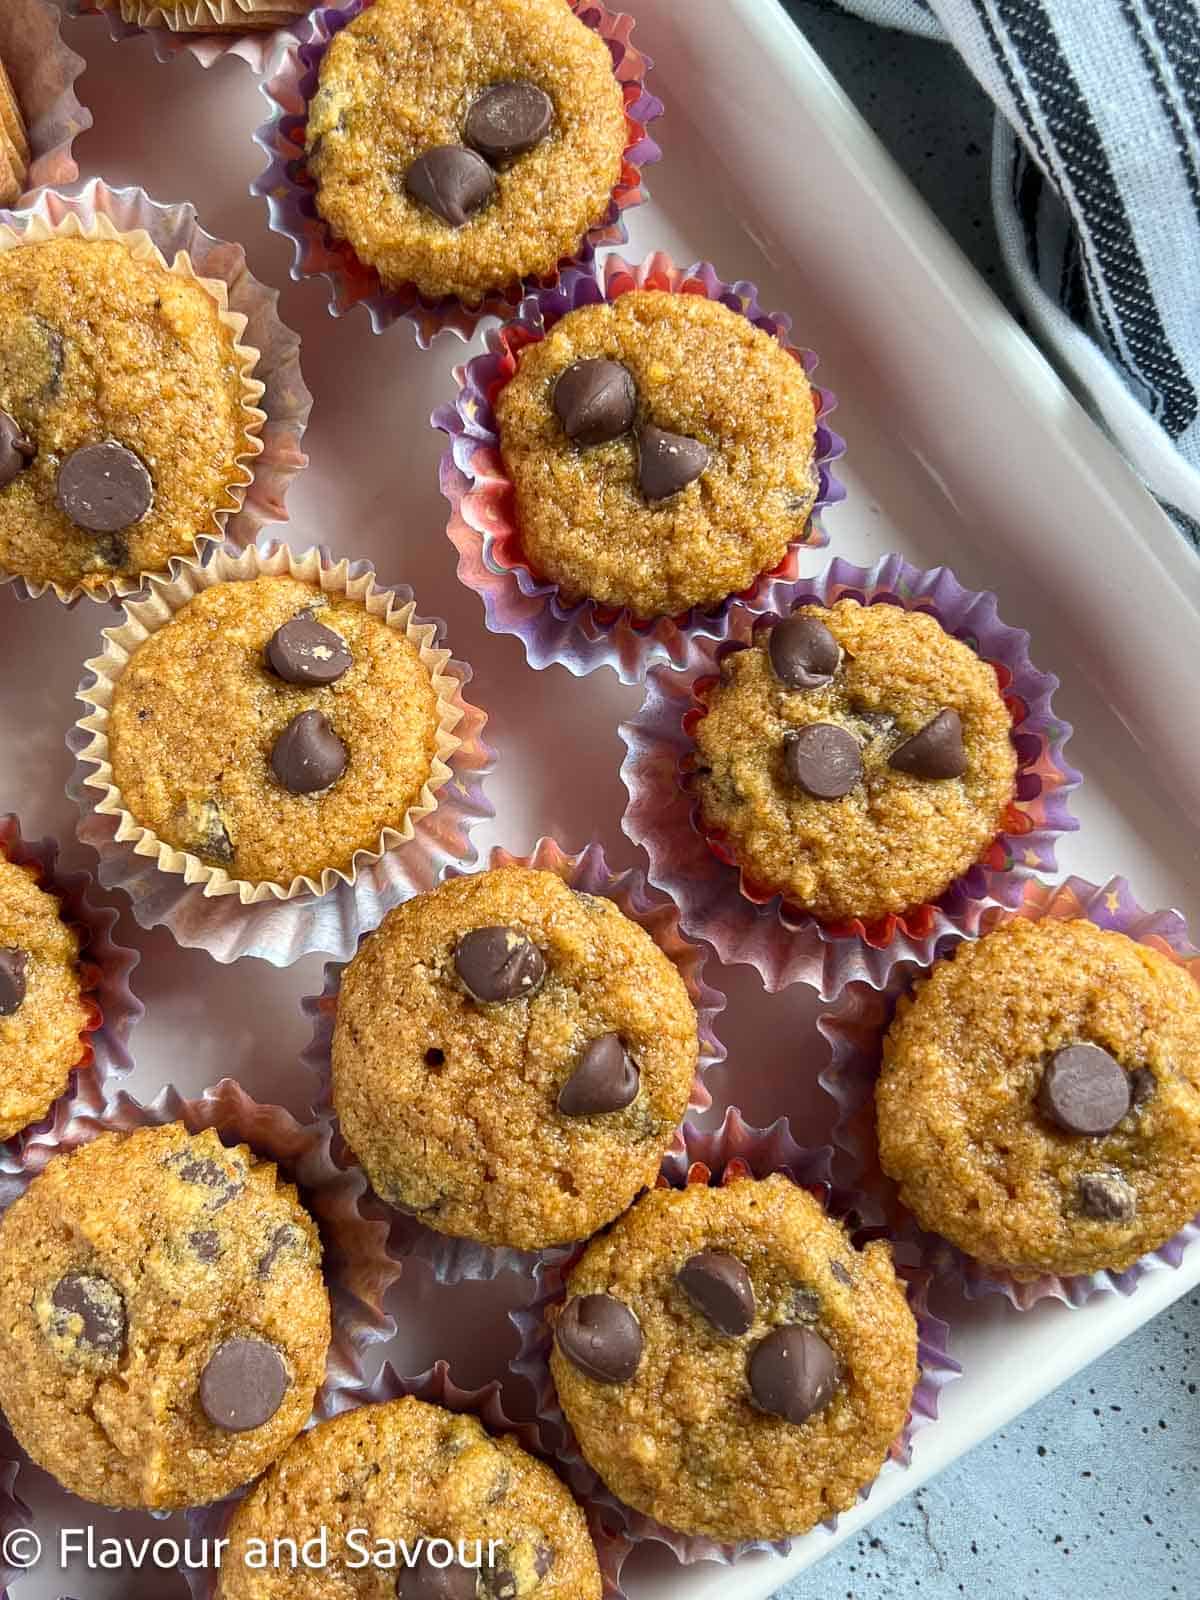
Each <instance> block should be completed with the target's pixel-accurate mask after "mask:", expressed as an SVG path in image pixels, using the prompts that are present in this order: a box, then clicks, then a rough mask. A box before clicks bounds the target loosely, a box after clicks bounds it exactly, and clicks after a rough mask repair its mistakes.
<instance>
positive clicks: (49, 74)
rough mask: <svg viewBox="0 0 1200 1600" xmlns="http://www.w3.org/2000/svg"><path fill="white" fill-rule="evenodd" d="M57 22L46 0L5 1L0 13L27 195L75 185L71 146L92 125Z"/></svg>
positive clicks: (80, 66)
mask: <svg viewBox="0 0 1200 1600" xmlns="http://www.w3.org/2000/svg"><path fill="white" fill-rule="evenodd" d="M60 20H61V19H60V15H59V11H58V8H57V7H56V6H54V5H52V4H50V0H6V3H5V4H4V6H3V7H0V61H2V62H3V63H4V68H5V71H6V72H7V74H8V77H9V81H10V82H11V84H12V86H13V90H14V92H15V94H16V97H17V101H18V103H19V104H20V107H21V115H22V117H23V119H24V122H25V128H26V132H27V133H28V136H29V149H30V162H29V171H28V173H27V174H26V177H25V186H24V192H25V194H27V195H28V194H31V193H32V192H33V191H34V190H35V189H41V188H44V187H45V186H46V185H52V186H54V187H55V188H61V187H63V186H64V185H66V184H68V183H74V182H75V180H76V178H78V176H79V167H78V164H77V163H76V161H75V156H74V153H73V146H74V143H75V140H76V138H77V137H78V136H79V134H81V133H83V132H84V131H85V130H86V129H88V128H90V127H91V125H92V114H91V112H90V111H88V110H87V109H86V108H85V107H84V106H82V105H81V104H80V102H79V96H78V95H77V94H76V92H75V83H76V80H77V79H78V77H79V75H80V73H81V72H82V71H83V70H84V66H85V62H84V59H83V57H82V56H80V55H76V53H75V51H74V50H72V49H70V48H69V47H68V45H67V44H66V43H65V41H64V40H63V36H62V29H61V26H60Z"/></svg>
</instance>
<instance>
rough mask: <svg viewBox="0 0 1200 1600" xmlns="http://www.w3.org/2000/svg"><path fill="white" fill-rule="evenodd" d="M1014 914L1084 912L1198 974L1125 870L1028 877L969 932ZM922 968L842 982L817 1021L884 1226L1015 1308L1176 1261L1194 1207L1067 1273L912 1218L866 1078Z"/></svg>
mask: <svg viewBox="0 0 1200 1600" xmlns="http://www.w3.org/2000/svg"><path fill="white" fill-rule="evenodd" d="M1016 917H1025V918H1027V919H1028V920H1029V921H1031V922H1040V921H1041V920H1042V919H1043V918H1045V917H1050V918H1053V919H1054V920H1056V921H1068V920H1072V919H1077V918H1086V920H1087V921H1088V922H1091V923H1094V924H1095V926H1096V927H1098V928H1104V929H1107V930H1109V931H1113V932H1117V933H1123V934H1125V935H1127V937H1129V938H1130V939H1133V940H1135V941H1136V942H1137V943H1138V944H1144V945H1147V946H1148V947H1149V948H1150V949H1152V950H1157V951H1158V952H1159V953H1160V954H1162V955H1164V956H1166V957H1168V959H1169V960H1171V961H1173V962H1175V963H1176V965H1178V966H1181V967H1183V968H1185V969H1186V970H1187V971H1188V972H1190V973H1191V975H1192V977H1193V978H1195V980H1196V982H1197V983H1198V984H1200V951H1198V950H1197V949H1196V948H1195V946H1194V945H1193V944H1192V943H1191V941H1190V939H1189V938H1188V929H1187V923H1186V922H1185V920H1184V918H1183V917H1182V916H1181V915H1180V913H1179V912H1178V911H1145V910H1143V909H1142V907H1141V906H1140V905H1139V904H1138V903H1137V901H1136V900H1135V899H1134V897H1133V894H1132V891H1131V890H1130V887H1129V884H1128V882H1127V881H1126V880H1125V879H1124V878H1120V877H1117V878H1111V879H1109V881H1108V882H1107V883H1105V884H1101V885H1099V886H1097V885H1096V884H1093V883H1088V882H1087V881H1086V879H1083V878H1074V877H1072V878H1067V879H1065V880H1064V881H1063V882H1062V883H1060V884H1057V885H1054V884H1045V883H1039V882H1036V881H1030V882H1028V883H1026V884H1025V886H1024V888H1023V891H1022V895H1021V898H1020V900H1019V901H1018V903H1017V904H1016V905H1014V906H1012V907H1001V906H993V907H991V908H989V909H988V910H987V911H986V912H985V913H984V915H983V917H982V918H981V920H980V925H979V928H978V934H979V935H980V936H982V935H983V934H986V933H990V932H991V931H992V929H994V928H998V927H1001V926H1002V925H1003V924H1004V923H1006V922H1011V921H1012V920H1013V919H1014V918H1016ZM964 937H966V935H963V934H958V935H954V936H952V937H949V938H947V939H945V940H944V941H942V942H941V943H940V944H939V948H938V951H937V955H938V956H939V957H945V956H949V955H952V954H953V952H954V950H955V949H956V948H957V946H958V945H959V944H960V943H961V942H962V939H963V938H964ZM926 971H927V967H926V966H925V965H922V964H918V963H916V962H904V963H901V964H898V965H897V966H896V967H895V968H894V970H893V971H892V973H891V974H890V977H889V980H888V982H887V984H886V986H885V987H884V988H882V989H877V988H875V987H873V986H871V985H868V984H865V983H852V984H849V985H848V986H847V987H846V989H845V991H844V992H843V994H842V995H841V997H840V998H839V1000H838V1003H837V1005H836V1006H835V1007H834V1009H833V1010H832V1011H829V1012H826V1013H825V1015H824V1016H822V1017H820V1018H819V1019H818V1023H817V1026H818V1027H819V1028H820V1030H821V1033H822V1034H823V1035H824V1037H825V1039H826V1040H827V1041H828V1043H829V1046H830V1051H831V1059H830V1063H829V1065H828V1067H827V1068H826V1069H825V1071H824V1072H823V1073H822V1074H821V1085H822V1087H823V1088H824V1089H825V1090H826V1091H827V1092H828V1093H829V1094H830V1095H832V1097H833V1098H834V1100H836V1101H837V1104H838V1107H839V1117H838V1122H837V1126H836V1128H835V1129H834V1135H833V1137H834V1141H835V1143H836V1145H837V1147H838V1149H839V1151H840V1152H841V1153H842V1157H843V1159H844V1161H845V1162H846V1165H847V1168H848V1171H849V1172H850V1173H852V1174H853V1181H854V1182H855V1183H856V1185H858V1186H860V1187H861V1188H862V1189H863V1190H864V1191H865V1192H867V1193H868V1194H869V1195H870V1196H871V1203H872V1205H873V1206H875V1207H876V1208H878V1210H879V1211H880V1212H881V1213H882V1215H883V1216H884V1217H885V1218H886V1221H887V1224H888V1226H889V1228H891V1229H893V1230H895V1232H896V1233H897V1234H898V1236H899V1237H901V1238H903V1239H904V1240H905V1241H906V1242H909V1243H910V1244H911V1245H913V1246H914V1247H915V1248H917V1249H918V1250H919V1251H920V1253H921V1255H922V1258H923V1259H924V1260H925V1261H927V1262H928V1263H929V1264H930V1266H931V1268H932V1269H933V1271H934V1273H935V1275H936V1276H938V1277H940V1278H943V1279H946V1280H947V1281H949V1282H951V1283H954V1284H955V1285H956V1286H957V1287H958V1288H960V1289H961V1290H962V1292H963V1293H964V1294H965V1295H966V1296H967V1298H968V1299H971V1300H977V1299H981V1298H982V1297H983V1296H985V1295H991V1294H1000V1295H1003V1296H1004V1297H1005V1298H1006V1299H1007V1300H1008V1302H1009V1304H1010V1305H1012V1306H1013V1307H1014V1308H1015V1309H1016V1310H1017V1311H1028V1310H1029V1309H1030V1308H1031V1307H1033V1306H1035V1305H1037V1304H1038V1302H1039V1301H1042V1300H1061V1301H1062V1302H1063V1303H1064V1305H1069V1306H1082V1305H1085V1304H1086V1303H1087V1302H1088V1301H1089V1300H1091V1299H1093V1298H1094V1297H1095V1296H1096V1295H1099V1294H1124V1295H1128V1294H1132V1293H1133V1292H1134V1290H1135V1289H1136V1288H1137V1286H1138V1284H1139V1283H1140V1282H1141V1280H1142V1279H1143V1278H1144V1277H1145V1276H1146V1274H1147V1273H1149V1272H1155V1271H1161V1270H1163V1269H1164V1268H1167V1269H1174V1268H1176V1267H1178V1266H1179V1264H1180V1262H1181V1261H1182V1259H1183V1253H1184V1251H1185V1250H1186V1248H1187V1247H1188V1245H1189V1244H1191V1243H1192V1242H1193V1241H1194V1240H1195V1239H1197V1238H1200V1216H1198V1217H1196V1218H1194V1219H1193V1220H1192V1221H1191V1222H1189V1223H1188V1224H1187V1225H1186V1227H1183V1228H1181V1229H1180V1231H1179V1232H1178V1233H1176V1234H1174V1235H1173V1236H1172V1237H1171V1238H1170V1239H1168V1240H1167V1241H1166V1243H1165V1244H1163V1245H1162V1246H1160V1248H1159V1249H1157V1250H1154V1251H1151V1252H1150V1253H1148V1254H1147V1255H1144V1256H1143V1257H1142V1258H1141V1259H1140V1260H1139V1261H1136V1262H1134V1264H1133V1266H1131V1267H1128V1268H1126V1269H1125V1271H1123V1272H1095V1273H1090V1274H1085V1275H1080V1276H1072V1277H1062V1276H1059V1275H1057V1274H1050V1273H1046V1274H1043V1275H1042V1276H1041V1277H1038V1278H1035V1279H1018V1278H1014V1277H1013V1276H1012V1275H1011V1274H1010V1273H1007V1272H1005V1271H1004V1270H1003V1269H1002V1268H997V1267H986V1266H984V1265H983V1263H982V1262H979V1261H976V1260H974V1259H973V1258H972V1257H970V1256H968V1255H966V1254H964V1253H963V1252H962V1251H961V1250H959V1249H958V1248H957V1247H956V1246H954V1245H952V1244H951V1243H950V1242H949V1241H948V1240H946V1239H942V1238H940V1237H938V1236H937V1235H936V1234H931V1233H928V1232H926V1231H925V1230H923V1229H922V1228H921V1227H920V1226H919V1225H918V1223H917V1221H916V1219H915V1218H914V1217H913V1216H912V1214H911V1213H910V1212H909V1211H908V1210H907V1209H906V1208H905V1207H904V1206H903V1205H902V1204H901V1203H900V1199H899V1194H898V1190H897V1186H896V1184H895V1183H893V1181H892V1180H891V1179H890V1178H889V1177H888V1176H887V1175H886V1174H885V1173H884V1172H883V1170H882V1168H881V1167H880V1165H879V1154H878V1148H877V1144H876V1134H875V1083H876V1080H877V1078H878V1076H879V1067H880V1062H881V1059H882V1046H883V1036H884V1034H885V1033H886V1031H887V1029H888V1027H889V1026H890V1024H891V1020H892V1017H893V1015H894V1013H895V1009H896V1002H897V1001H898V1000H899V999H900V997H901V996H902V995H903V994H906V993H908V992H909V991H910V990H911V988H912V985H913V984H914V982H915V981H916V980H917V979H918V978H921V977H923V976H924V975H925V972H926Z"/></svg>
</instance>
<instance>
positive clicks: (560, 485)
mask: <svg viewBox="0 0 1200 1600" xmlns="http://www.w3.org/2000/svg"><path fill="white" fill-rule="evenodd" d="M496 416H497V419H498V422H499V425H500V449H501V454H502V456H503V459H504V468H505V471H506V472H507V473H508V476H509V477H510V478H511V480H512V483H513V488H514V491H515V495H516V509H517V523H518V527H519V530H520V539H521V546H522V550H523V552H524V555H525V557H526V558H527V560H528V562H529V564H530V566H531V567H532V568H533V570H534V571H535V572H536V573H537V574H538V575H539V576H541V577H543V578H547V579H549V580H550V581H552V582H553V583H556V584H557V585H558V586H559V589H560V590H561V591H562V597H563V599H564V600H565V601H566V602H567V603H568V604H571V603H574V602H575V601H577V600H582V599H585V598H590V599H592V600H596V601H598V602H599V603H600V604H602V605H608V606H620V607H628V609H629V610H630V611H631V612H632V613H633V614H634V616H637V617H656V616H677V615H679V614H680V613H681V612H685V611H687V610H689V609H690V608H691V607H692V606H712V605H716V604H718V603H719V602H720V601H722V600H724V599H725V598H726V597H727V596H729V595H731V594H737V593H739V592H740V591H741V590H743V589H745V588H747V587H748V586H749V585H750V584H751V583H752V582H753V581H754V579H755V578H757V577H758V576H759V574H760V573H763V572H770V571H772V570H773V569H774V568H775V567H777V566H778V565H779V563H780V562H781V561H782V560H783V557H784V555H785V554H786V551H787V547H788V545H789V543H791V542H792V541H793V540H799V539H803V538H805V537H806V536H807V531H808V519H809V514H810V512H811V511H812V508H813V503H814V501H815V499H816V493H817V481H818V474H817V468H816V467H815V465H814V458H813V451H814V444H815V439H816V416H815V412H814V408H813V395H812V388H811V386H810V384H809V381H808V378H807V376H806V374H805V371H804V368H803V367H802V366H801V364H800V362H799V361H798V360H796V358H795V357H794V356H793V355H791V354H790V353H789V352H788V350H787V349H786V348H785V347H784V346H783V345H782V344H781V343H780V342H779V340H778V339H775V338H772V337H771V335H770V334H768V333H765V332H764V331H763V330H762V329H761V328H756V327H755V326H754V324H753V323H752V322H750V321H749V320H748V319H747V318H746V317H743V316H741V315H740V314H739V313H738V312H736V311H731V310H730V309H729V308H728V307H727V306H724V305H721V304H720V303H719V302H717V301H713V300H708V299H705V297H704V296H703V295H693V294H668V293H666V292H665V291H663V290H654V289H632V290H630V291H628V292H627V293H626V294H623V295H620V296H618V298H617V299H616V300H614V301H613V302H612V303H611V304H608V303H606V304H603V305H592V306H582V307H580V309H579V310H577V311H571V312H568V314H567V315H566V316H565V317H563V318H562V320H561V321H559V322H557V323H556V324H555V325H554V327H553V328H552V329H551V330H550V332H549V333H548V334H547V335H546V337H545V338H544V339H542V340H540V341H538V342H537V343H534V344H529V345H526V346H525V348H524V349H523V350H522V351H521V355H520V360H519V363H518V366H517V370H516V373H515V374H514V376H513V377H512V379H511V381H510V382H509V383H508V384H507V385H506V386H505V387H504V388H503V389H502V390H501V391H500V394H499V395H498V396H497V399H496Z"/></svg>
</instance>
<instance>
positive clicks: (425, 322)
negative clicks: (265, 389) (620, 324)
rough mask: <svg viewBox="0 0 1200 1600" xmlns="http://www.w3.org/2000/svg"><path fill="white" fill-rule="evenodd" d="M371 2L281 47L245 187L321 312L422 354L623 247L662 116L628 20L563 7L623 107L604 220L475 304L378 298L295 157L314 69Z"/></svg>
mask: <svg viewBox="0 0 1200 1600" xmlns="http://www.w3.org/2000/svg"><path fill="white" fill-rule="evenodd" d="M370 3H371V0H346V3H345V4H343V5H340V6H324V7H318V8H316V9H315V10H314V11H313V12H312V13H311V15H310V17H309V19H308V22H309V27H308V29H307V30H306V35H305V37H304V39H303V40H301V41H299V42H297V43H296V44H294V45H290V46H289V47H288V48H287V49H286V51H285V53H284V55H283V58H282V60H281V61H280V62H279V64H278V67H277V68H276V70H275V72H274V74H273V75H272V76H271V77H270V78H269V79H267V81H265V82H264V83H263V84H262V86H261V87H262V91H263V94H264V95H265V96H266V97H267V100H268V102H269V103H270V105H271V117H270V119H269V120H268V121H267V122H264V123H263V125H262V126H261V127H260V128H259V129H258V131H257V132H256V133H255V135H254V138H255V142H256V143H257V144H259V145H260V146H261V147H262V149H263V150H264V151H265V152H266V155H267V161H268V165H267V169H266V171H265V172H264V173H263V174H262V176H261V177H259V178H258V179H256V180H255V182H254V185H253V189H254V192H255V193H256V194H260V195H262V196H263V198H264V199H265V200H266V202H267V209H268V213H269V218H270V226H271V228H272V229H273V230H274V231H275V232H276V233H281V234H282V235H283V236H284V238H285V239H289V240H290V241H291V244H292V249H293V252H294V258H293V263H292V277H293V278H295V279H296V280H297V281H299V280H300V279H301V278H312V277H323V278H325V279H326V281H327V282H328V285H329V312H330V315H331V316H335V317H340V316H343V315H344V314H345V313H346V312H347V311H349V310H351V309H353V307H354V306H357V305H361V306H362V307H363V308H364V310H365V311H366V312H367V314H368V316H369V317H370V319H371V329H372V331H373V332H374V333H382V332H383V330H384V329H385V328H388V327H390V326H391V325H392V323H394V322H396V321H398V320H399V319H400V318H406V319H407V320H408V321H410V322H412V324H413V328H414V332H415V334H416V339H417V343H418V345H419V346H420V347H421V348H422V349H423V350H424V349H428V348H429V346H430V344H431V343H432V342H433V340H434V338H435V337H436V336H437V335H438V334H439V333H442V332H445V331H449V332H451V333H455V334H457V335H458V336H459V337H460V338H461V339H469V338H470V337H471V336H472V334H473V333H474V332H475V329H476V328H477V327H478V326H479V324H480V323H481V322H483V321H485V320H487V319H488V318H493V317H505V316H508V315H509V314H510V313H511V312H512V311H513V309H514V308H515V307H516V306H517V305H518V304H519V302H520V300H521V297H522V295H524V294H527V293H528V292H529V291H530V290H531V289H534V288H537V287H538V286H539V285H541V286H542V287H549V286H550V285H552V284H553V283H555V282H557V280H558V277H559V275H560V274H561V273H563V272H565V271H566V270H567V269H569V268H571V267H578V266H580V265H584V266H586V265H589V264H590V263H591V262H592V261H593V260H594V258H595V254H596V251H597V249H599V248H600V247H602V246H604V245H610V244H624V243H625V241H626V239H627V237H628V235H627V234H626V231H625V224H624V221H623V220H622V219H623V214H624V212H625V211H627V210H628V209H629V208H630V207H632V206H636V205H640V204H641V202H642V201H643V200H645V199H646V198H647V195H646V191H645V188H644V187H643V185H642V177H641V171H642V168H643V167H646V166H649V165H650V164H651V163H652V162H655V161H657V160H659V158H660V156H661V153H662V152H661V151H660V150H659V147H658V145H657V144H656V143H655V142H654V140H653V139H652V138H651V137H650V136H649V134H648V133H647V132H646V128H647V125H648V124H649V123H650V122H652V121H653V120H654V119H655V118H656V117H659V116H661V115H662V110H663V106H662V102H661V100H659V99H657V98H656V97H655V96H654V95H653V94H651V93H650V92H649V91H648V90H647V89H646V86H645V79H646V75H647V73H649V71H650V69H651V68H652V67H653V65H654V63H653V61H652V60H651V59H650V57H649V56H647V55H645V54H644V53H643V52H642V51H640V50H638V49H637V47H636V46H635V45H634V43H633V39H632V34H633V26H634V23H633V18H632V17H630V16H628V15H626V14H625V13H624V12H620V11H610V10H609V9H608V7H607V6H605V5H603V4H601V3H600V0H567V3H568V4H569V5H570V7H571V9H572V11H574V13H575V15H576V16H577V17H578V18H579V20H580V21H581V22H583V23H585V24H586V25H587V26H588V27H589V28H591V29H592V30H593V32H595V33H598V34H599V35H600V37H601V38H602V39H603V40H604V41H605V43H606V44H607V45H608V49H609V53H610V55H611V56H612V61H613V72H614V74H615V75H616V78H617V80H618V82H619V83H620V85H621V89H622V93H623V95H624V99H625V128H626V144H625V154H624V160H623V163H622V168H621V177H620V180H619V182H618V184H617V186H616V188H615V189H614V190H613V192H612V197H611V199H610V201H609V205H608V209H607V211H606V212H605V214H604V216H603V217H602V218H601V219H600V220H599V221H598V222H597V223H596V224H594V225H593V227H592V228H590V229H589V230H588V232H587V234H586V235H585V236H584V238H583V239H582V240H581V241H580V244H579V248H578V250H576V251H575V253H574V254H573V255H571V256H569V257H567V258H566V259H564V260H562V261H560V262H559V264H558V268H557V269H556V271H555V272H554V273H552V274H550V276H549V277H548V278H544V279H537V278H526V279H524V280H522V281H521V282H519V283H515V284H512V285H511V286H510V287H508V288H506V289H504V290H499V291H495V292H493V293H491V294H488V295H487V296H485V297H484V299H483V300H481V301H480V303H479V304H478V305H474V306H472V305H467V304H465V303H464V302H463V301H462V300H460V299H459V298H458V297H457V296H456V295H447V296H444V297H442V298H440V299H430V298H429V297H427V296H425V295H422V294H421V293H420V292H419V291H418V290H417V288H416V287H415V286H413V285H409V286H406V287H404V288H401V289H393V290H387V289H385V288H384V286H383V284H382V283H381V282H380V279H379V274H378V273H377V272H376V271H375V269H374V268H373V267H368V266H367V265H365V263H363V262H362V261H360V260H359V259H358V257H357V256H356V255H355V253H354V250H353V248H352V246H351V245H350V244H349V243H348V242H347V241H346V240H344V239H339V238H337V237H336V236H335V234H334V233H333V231H332V230H331V229H330V227H329V225H328V224H327V223H326V222H325V221H324V219H323V218H322V217H321V216H320V214H319V213H318V211H317V206H316V185H315V183H314V182H313V180H312V178H311V177H310V176H309V173H308V168H307V165H306V162H305V154H304V134H305V128H306V126H307V123H308V105H309V101H310V100H311V99H312V96H313V94H314V93H315V92H316V87H317V79H318V75H319V72H320V66H321V61H322V59H323V57H324V54H325V51H326V49H327V48H328V46H329V42H330V40H331V39H332V38H333V36H334V35H335V34H337V33H339V32H340V31H341V30H342V29H343V28H344V27H345V26H346V24H347V23H349V22H352V21H353V20H354V18H355V17H357V16H358V15H359V13H360V12H362V11H364V10H365V9H366V7H367V6H368V5H369V4H370Z"/></svg>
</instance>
